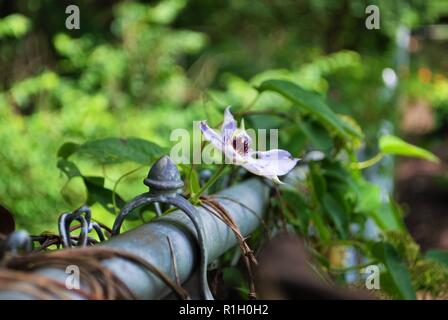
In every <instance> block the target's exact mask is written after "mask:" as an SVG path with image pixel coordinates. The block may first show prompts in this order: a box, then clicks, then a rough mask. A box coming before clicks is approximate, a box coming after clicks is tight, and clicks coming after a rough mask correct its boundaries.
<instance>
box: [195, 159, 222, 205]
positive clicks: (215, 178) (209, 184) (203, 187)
mask: <svg viewBox="0 0 448 320" xmlns="http://www.w3.org/2000/svg"><path fill="white" fill-rule="evenodd" d="M225 168H226V165H225V164H223V165H221V167H219V169H218V170H216V172H215V174H214V175H213V176H212V177H211V178H210V180H208V181H207V182H206V183H205V184H204V185H203V186H202V188H201V189H200V190H199V191H198V192H197V193H195V194H192V195H191V202H192V203H193V204H197V203H198V200H199V197H200V196H201V194H203V193H204V192H205V191H206V190H207V189H208V188H209V187H210V186H211V185H213V184H214V183H215V182H216V181H217V180H218V179H219V177H221V175H222V173H223V172H224V169H225Z"/></svg>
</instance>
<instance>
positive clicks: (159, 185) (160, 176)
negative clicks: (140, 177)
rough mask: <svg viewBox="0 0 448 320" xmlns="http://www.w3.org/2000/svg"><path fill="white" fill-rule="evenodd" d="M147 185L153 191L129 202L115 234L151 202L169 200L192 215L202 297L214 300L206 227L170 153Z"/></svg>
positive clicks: (121, 213)
mask: <svg viewBox="0 0 448 320" xmlns="http://www.w3.org/2000/svg"><path fill="white" fill-rule="evenodd" d="M144 184H145V185H147V186H148V187H149V188H150V190H149V192H145V193H143V194H141V195H139V196H137V197H135V198H134V199H132V200H131V201H129V202H128V203H126V205H125V206H124V207H123V208H122V209H121V211H120V213H119V214H118V216H117V218H116V219H115V222H114V226H113V228H112V236H116V235H118V234H119V233H120V229H121V225H122V224H123V221H124V219H125V218H126V217H127V216H128V215H129V214H130V213H131V212H132V211H133V210H134V209H136V208H138V207H141V206H144V205H147V204H150V203H155V204H157V203H166V204H170V205H173V206H174V207H176V208H178V209H179V210H180V211H182V212H183V213H185V214H186V215H187V216H188V217H189V218H190V220H191V222H192V223H193V226H194V228H195V230H196V233H197V239H198V245H199V252H200V261H199V279H200V282H201V288H202V298H203V299H208V300H212V299H213V296H212V294H211V292H210V289H209V287H208V282H207V264H208V258H207V249H206V246H205V245H206V242H205V232H204V228H203V226H202V221H201V217H200V216H199V213H198V211H197V210H196V208H195V207H194V206H193V205H192V204H191V203H190V202H189V201H188V200H187V199H185V198H184V197H183V196H182V194H180V193H179V189H181V188H182V187H183V185H184V183H183V182H182V180H181V178H180V174H179V171H178V170H177V167H176V165H175V164H174V163H173V161H172V160H171V159H170V158H169V157H168V156H163V157H161V158H160V159H159V160H157V161H156V163H154V165H153V166H152V167H151V169H150V170H149V173H148V176H147V178H146V179H145V180H144ZM158 216H160V214H158Z"/></svg>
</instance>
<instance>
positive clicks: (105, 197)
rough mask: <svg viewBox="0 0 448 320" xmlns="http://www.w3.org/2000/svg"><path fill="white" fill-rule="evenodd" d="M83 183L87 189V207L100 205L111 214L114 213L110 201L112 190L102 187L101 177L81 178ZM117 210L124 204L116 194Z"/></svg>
mask: <svg viewBox="0 0 448 320" xmlns="http://www.w3.org/2000/svg"><path fill="white" fill-rule="evenodd" d="M83 178H84V183H85V185H86V188H87V193H88V196H87V204H88V205H89V206H92V205H94V204H95V203H99V204H101V205H102V206H103V207H104V208H105V209H106V210H108V211H109V212H111V213H115V212H114V207H113V201H112V190H109V189H107V188H105V187H104V178H103V177H83ZM115 199H116V201H117V206H118V208H122V207H123V206H124V204H125V201H124V200H123V198H121V197H120V196H119V195H118V194H116V195H115Z"/></svg>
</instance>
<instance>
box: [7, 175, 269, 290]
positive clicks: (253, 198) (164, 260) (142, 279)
mask: <svg viewBox="0 0 448 320" xmlns="http://www.w3.org/2000/svg"><path fill="white" fill-rule="evenodd" d="M268 195H269V187H268V185H266V184H265V183H263V182H262V181H261V180H259V179H255V178H253V179H249V180H247V181H245V182H242V183H240V184H237V185H235V186H233V187H231V188H228V189H225V190H223V191H221V192H219V193H218V194H217V198H216V200H217V201H218V202H219V203H220V204H221V205H222V206H223V207H224V208H225V209H226V210H227V211H228V212H229V214H230V215H231V217H232V218H233V220H234V221H235V223H236V224H237V225H238V227H239V229H240V231H241V234H242V235H243V236H248V235H250V234H251V233H252V232H253V231H254V230H255V229H257V228H258V226H259V225H260V222H261V219H262V217H263V215H264V213H265V211H266V207H267V202H268V199H269V197H268ZM195 214H196V215H197V218H198V219H199V220H200V221H201V223H202V226H203V229H204V230H205V233H204V235H205V249H206V251H207V256H208V261H209V262H211V261H213V260H214V259H216V258H218V257H219V256H220V255H222V254H223V253H225V252H226V251H227V250H229V249H230V248H232V247H233V246H235V245H236V243H237V239H236V237H235V235H234V233H233V232H232V230H231V229H230V228H229V227H228V226H227V225H226V224H225V223H224V222H222V221H221V220H220V219H219V218H217V217H216V216H215V215H213V214H211V213H210V212H209V211H207V210H206V209H204V208H201V207H197V211H196V212H195ZM168 238H169V240H170V241H171V243H172V247H173V248H174V258H175V259H176V264H177V274H178V277H179V279H180V281H181V282H182V283H183V284H185V283H186V282H189V281H190V280H191V279H192V278H194V277H193V274H194V272H195V270H196V269H197V267H198V264H199V258H200V254H199V250H198V244H197V232H196V229H195V228H194V225H193V223H192V221H191V220H190V219H189V218H188V217H187V216H186V215H185V214H184V213H183V212H180V211H175V212H172V213H171V214H169V215H166V216H163V217H160V218H157V219H155V220H153V221H151V222H149V223H147V224H145V225H142V226H139V227H137V228H135V229H133V230H130V231H128V232H125V233H122V234H119V235H117V236H115V237H113V238H112V239H110V240H108V241H105V242H103V243H102V244H101V246H105V247H109V248H117V249H122V250H125V251H127V252H130V253H133V254H135V255H138V256H139V257H141V258H143V259H144V260H146V261H148V262H150V263H151V264H153V265H155V266H156V267H157V268H158V269H159V270H161V271H163V272H164V273H166V274H167V275H170V276H171V277H172V279H174V277H175V272H174V268H173V261H172V260H173V255H172V253H171V249H170V244H169V241H168ZM102 263H103V265H104V266H105V267H106V268H108V269H110V270H111V271H112V272H113V273H114V274H115V275H116V276H117V277H119V278H120V279H121V280H122V281H123V282H124V283H125V284H126V285H127V287H128V288H129V289H130V291H131V292H132V293H133V294H134V295H135V296H136V297H137V298H139V299H159V298H163V297H165V296H167V295H168V294H169V293H170V292H171V289H170V288H168V287H167V286H166V285H165V284H164V283H163V282H162V281H161V280H160V279H159V278H158V277H157V276H155V275H153V274H151V273H149V272H148V271H147V270H145V269H142V268H141V267H139V266H137V265H136V264H133V263H132V262H130V261H127V260H124V259H121V258H113V259H109V260H105V261H103V262H102ZM36 272H38V273H40V274H42V275H45V276H46V277H48V278H51V279H53V280H56V281H60V282H61V283H65V279H66V277H67V274H65V272H64V270H61V269H56V268H42V269H39V270H37V271H36ZM81 280H82V279H81ZM193 297H194V295H193ZM32 298H33V297H32V296H27V295H26V294H24V293H19V292H14V291H9V290H8V291H0V299H32ZM73 298H74V299H77V298H80V297H79V296H77V295H76V291H73Z"/></svg>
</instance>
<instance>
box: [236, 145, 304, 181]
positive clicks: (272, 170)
mask: <svg viewBox="0 0 448 320" xmlns="http://www.w3.org/2000/svg"><path fill="white" fill-rule="evenodd" d="M257 154H258V156H259V158H258V159H255V158H253V157H249V160H248V161H247V163H245V164H243V167H244V168H246V169H247V170H248V171H250V172H252V173H254V174H256V175H259V176H266V177H270V176H283V175H285V174H287V173H288V172H289V171H291V170H292V169H293V168H294V167H295V166H296V164H297V162H298V161H299V159H297V158H291V155H290V154H289V152H288V151H285V150H270V151H267V152H257ZM260 155H261V157H260Z"/></svg>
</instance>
